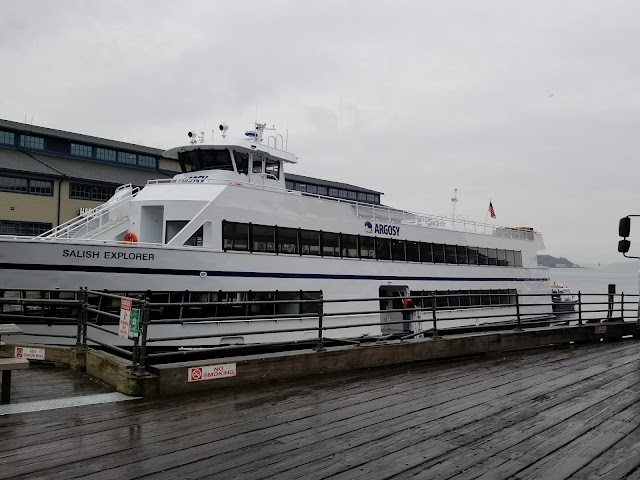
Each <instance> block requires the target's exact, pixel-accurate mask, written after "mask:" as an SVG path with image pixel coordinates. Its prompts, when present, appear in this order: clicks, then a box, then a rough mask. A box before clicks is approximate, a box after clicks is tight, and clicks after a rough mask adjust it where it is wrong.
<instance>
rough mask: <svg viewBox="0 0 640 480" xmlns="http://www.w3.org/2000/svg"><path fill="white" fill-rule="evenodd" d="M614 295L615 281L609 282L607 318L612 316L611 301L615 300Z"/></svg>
mask: <svg viewBox="0 0 640 480" xmlns="http://www.w3.org/2000/svg"><path fill="white" fill-rule="evenodd" d="M615 296H616V284H615V283H610V284H609V298H608V300H609V301H608V303H609V306H608V308H607V318H611V317H612V316H613V303H614V301H615Z"/></svg>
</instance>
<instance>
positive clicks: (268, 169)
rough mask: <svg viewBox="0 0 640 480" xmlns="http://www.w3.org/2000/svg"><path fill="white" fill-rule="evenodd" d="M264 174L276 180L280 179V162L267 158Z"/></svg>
mask: <svg viewBox="0 0 640 480" xmlns="http://www.w3.org/2000/svg"><path fill="white" fill-rule="evenodd" d="M264 172H265V173H266V174H267V175H271V176H273V177H274V178H275V179H276V180H279V179H280V162H279V161H277V160H271V159H270V158H267V160H266V162H265V167H264Z"/></svg>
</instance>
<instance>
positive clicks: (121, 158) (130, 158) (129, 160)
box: [118, 152, 136, 165]
mask: <svg viewBox="0 0 640 480" xmlns="http://www.w3.org/2000/svg"><path fill="white" fill-rule="evenodd" d="M118 163H126V164H127V165H135V164H136V154H135V153H129V152H118Z"/></svg>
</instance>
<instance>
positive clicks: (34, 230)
mask: <svg viewBox="0 0 640 480" xmlns="http://www.w3.org/2000/svg"><path fill="white" fill-rule="evenodd" d="M51 228H52V225H51V224H50V223H41V222H16V221H12V220H0V235H28V236H31V237H33V236H36V235H41V234H43V233H45V232H48V231H49V230H51Z"/></svg>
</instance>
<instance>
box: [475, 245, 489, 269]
mask: <svg viewBox="0 0 640 480" xmlns="http://www.w3.org/2000/svg"><path fill="white" fill-rule="evenodd" d="M478 265H489V253H488V252H487V249H486V248H478Z"/></svg>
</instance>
